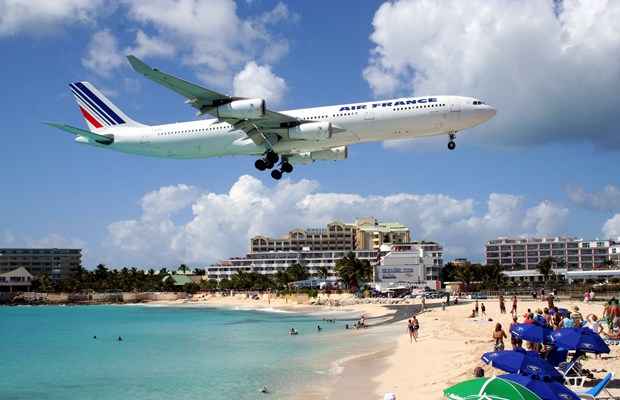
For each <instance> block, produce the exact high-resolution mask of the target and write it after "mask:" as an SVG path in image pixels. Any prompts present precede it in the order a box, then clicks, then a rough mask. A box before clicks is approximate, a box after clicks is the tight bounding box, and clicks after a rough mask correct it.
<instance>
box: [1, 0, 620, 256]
mask: <svg viewBox="0 0 620 400" xmlns="http://www.w3.org/2000/svg"><path fill="white" fill-rule="evenodd" d="M207 3H208V4H207ZM513 3H514V2H511V1H499V0H498V1H494V2H482V1H480V2H475V1H474V2H472V5H471V6H470V7H468V8H467V9H464V8H462V6H461V5H460V4H462V3H460V2H457V1H455V2H449V1H447V2H437V3H434V2H433V3H430V2H423V1H398V2H388V3H385V4H384V3H383V2H381V1H359V2H355V6H354V7H353V6H352V3H348V2H278V1H266V0H253V1H238V2H236V3H235V2H232V1H229V0H218V1H214V2H198V1H194V0H182V1H175V0H156V1H150V2H140V1H136V2H123V1H106V0H97V1H81V0H59V1H57V2H54V3H53V4H51V5H31V4H30V3H29V2H23V3H22V2H21V1H16V2H10V3H9V2H4V1H2V0H0V52H1V53H2V54H3V60H4V61H3V63H2V71H3V74H2V76H1V77H0V80H1V81H2V91H3V94H2V97H1V100H0V101H2V110H3V112H2V113H1V114H2V116H3V121H4V129H2V135H3V146H2V157H0V168H1V170H2V171H4V173H3V174H2V187H3V190H2V196H0V246H2V245H4V246H48V245H51V246H67V245H71V246H83V247H84V248H85V249H86V252H87V256H86V266H88V267H90V266H92V265H94V264H96V263H98V262H100V261H102V262H106V263H109V264H111V265H126V264H131V265H145V266H147V265H148V266H157V265H165V264H178V263H181V262H187V263H191V264H196V265H202V264H205V263H209V262H211V261H213V260H216V259H218V258H222V257H226V256H234V255H240V254H243V252H244V251H246V249H247V243H248V242H247V239H248V237H250V236H251V235H254V234H258V233H264V234H273V235H281V234H284V233H285V232H286V231H287V230H288V229H291V228H293V227H296V226H307V225H310V226H319V225H322V224H324V223H325V222H327V221H329V220H331V219H343V220H351V219H354V218H356V217H362V216H366V215H374V216H376V217H378V218H380V219H398V220H400V221H402V222H403V223H406V224H408V225H409V226H410V227H411V229H412V232H413V236H414V238H417V239H428V240H438V241H441V242H442V243H443V244H444V245H445V246H446V253H447V258H452V257H461V256H467V257H470V258H473V259H475V260H479V259H481V257H482V248H483V244H484V241H486V240H488V239H492V238H494V237H495V236H497V235H508V234H519V235H521V234H523V235H525V234H539V235H557V234H566V235H573V236H578V237H585V238H596V237H603V236H608V237H611V236H613V237H616V236H620V189H619V187H620V182H618V155H619V153H618V150H619V149H620V139H619V137H620V132H618V128H617V126H618V124H617V111H616V110H617V109H618V106H619V105H620V101H619V97H618V93H619V92H620V90H619V89H620V68H619V65H618V62H619V60H618V59H617V54H618V51H619V50H620V28H618V26H617V24H615V23H614V21H615V20H617V18H616V17H620V6H619V5H618V4H615V3H610V4H609V5H604V4H603V5H602V6H597V7H598V8H597V7H591V9H590V10H588V7H587V5H586V4H585V3H581V2H571V3H570V4H566V5H564V4H563V3H562V6H561V7H560V8H559V10H560V11H559V13H554V8H553V2H551V1H549V2H541V1H531V2H530V1H528V2H523V3H521V4H520V6H519V7H517V6H515V5H514V4H513ZM513 8H514V9H513ZM162 10H167V11H166V12H163V11H162ZM483 10H484V12H483ZM592 16H594V17H592ZM145 38H146V39H145ZM130 51H131V52H135V53H137V54H139V55H141V56H142V57H143V58H144V59H145V60H146V61H147V62H149V63H150V64H152V65H154V66H157V67H159V68H161V69H162V70H165V71H168V72H171V73H174V74H177V75H179V76H182V77H185V78H186V79H188V80H192V81H195V82H197V83H200V84H202V85H205V86H207V87H212V88H215V89H217V90H221V91H225V92H227V93H233V92H234V93H237V92H243V91H246V92H249V93H251V94H253V93H254V92H255V91H258V93H259V94H260V93H262V92H261V90H262V91H265V88H267V89H268V95H267V101H268V104H272V106H271V107H272V108H275V109H287V108H299V107H307V106H315V105H324V104H338V103H349V102H355V101H360V100H366V99H371V98H386V97H393V96H399V95H411V94H416V95H424V94H461V95H469V96H477V97H480V98H483V99H484V100H486V101H487V102H488V103H490V104H492V105H494V106H496V107H497V108H498V115H497V116H496V118H494V119H493V120H491V121H490V122H489V123H488V124H486V125H485V126H483V127H480V128H475V129H473V130H471V131H469V132H468V131H466V132H463V133H462V135H460V136H459V137H458V139H457V143H458V146H457V150H456V151H454V152H448V150H447V149H446V143H447V138H443V137H440V138H434V139H430V140H427V139H425V140H418V141H411V142H396V143H394V142H392V143H386V144H383V143H372V144H364V145H356V146H353V147H352V148H350V149H349V160H347V161H340V162H324V163H315V164H314V165H311V166H301V167H299V168H297V169H296V170H295V172H294V173H293V174H292V175H291V176H290V177H289V178H287V179H285V180H283V181H282V182H281V183H274V182H273V181H272V180H271V178H270V177H269V176H268V175H267V174H264V173H263V174H261V173H258V172H257V171H256V170H254V168H253V161H254V160H253V159H250V158H242V157H235V158H221V159H208V160H190V161H179V160H163V159H149V158H142V157H138V156H128V155H124V154H119V153H114V152H109V151H102V150H100V149H95V148H89V147H86V146H80V145H78V144H76V143H74V142H73V141H72V138H71V137H70V136H69V135H66V134H63V133H62V132H60V131H55V130H53V129H51V128H48V127H46V126H44V125H42V124H41V122H42V121H61V122H66V123H69V124H72V125H75V126H80V127H81V126H84V122H83V120H82V118H81V117H80V115H79V113H78V110H77V107H76V105H75V103H74V101H73V98H72V97H71V96H70V92H69V89H68V86H67V84H68V83H69V82H73V81H76V80H88V81H91V82H92V83H94V84H95V85H96V86H97V87H99V88H100V89H102V90H103V91H104V92H105V93H107V94H108V95H109V96H110V98H111V99H112V101H113V102H114V103H115V104H117V105H118V106H119V107H120V108H121V109H123V110H124V111H125V112H126V113H127V114H128V115H130V116H131V117H132V118H134V119H136V120H138V121H141V122H144V123H153V124H155V123H161V122H171V121H182V120H189V119H193V118H194V111H193V109H191V108H190V107H188V106H187V105H185V104H184V103H183V99H182V98H180V97H178V96H177V95H176V94H174V93H171V92H168V91H166V90H165V89H163V88H161V87H159V86H157V85H155V84H153V83H151V82H149V81H147V80H146V79H144V78H142V77H140V76H138V75H136V74H135V73H133V71H132V70H131V69H130V68H129V66H128V64H127V63H126V62H125V60H124V56H125V55H126V54H127V53H128V52H130ZM243 72H245V76H250V77H251V78H253V77H255V76H256V78H255V79H249V80H247V79H246V80H243V79H241V77H242V76H244V75H243ZM269 90H270V91H269ZM270 97H271V98H270ZM270 100H273V101H271V102H270ZM273 104H275V105H273Z"/></svg>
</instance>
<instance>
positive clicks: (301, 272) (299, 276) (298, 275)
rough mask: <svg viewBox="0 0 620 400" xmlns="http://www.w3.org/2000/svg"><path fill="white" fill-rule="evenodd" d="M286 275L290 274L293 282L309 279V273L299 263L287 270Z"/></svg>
mask: <svg viewBox="0 0 620 400" xmlns="http://www.w3.org/2000/svg"><path fill="white" fill-rule="evenodd" d="M286 273H287V274H288V276H289V278H290V280H291V281H292V282H295V281H303V280H304V279H308V271H307V270H306V268H305V267H304V266H303V265H301V264H299V263H295V264H292V265H291V266H290V267H288V268H287V269H286Z"/></svg>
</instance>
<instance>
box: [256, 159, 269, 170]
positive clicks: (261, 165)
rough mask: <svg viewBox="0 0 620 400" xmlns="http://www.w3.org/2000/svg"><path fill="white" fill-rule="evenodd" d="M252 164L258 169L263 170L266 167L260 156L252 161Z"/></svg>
mask: <svg viewBox="0 0 620 400" xmlns="http://www.w3.org/2000/svg"><path fill="white" fill-rule="evenodd" d="M254 166H255V167H256V169H257V170H259V171H264V170H266V169H267V164H265V160H263V159H262V158H259V159H258V160H256V161H255V162H254Z"/></svg>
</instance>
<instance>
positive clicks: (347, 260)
mask: <svg viewBox="0 0 620 400" xmlns="http://www.w3.org/2000/svg"><path fill="white" fill-rule="evenodd" d="M336 273H337V274H338V276H339V277H340V279H341V280H342V282H343V283H344V285H345V286H346V287H347V288H349V289H351V290H355V291H356V290H357V289H359V287H360V285H361V283H362V282H369V281H370V280H372V266H371V265H370V263H369V262H368V260H360V259H358V258H356V257H355V254H354V253H353V252H349V254H347V255H346V256H345V257H343V258H341V259H340V260H338V261H336Z"/></svg>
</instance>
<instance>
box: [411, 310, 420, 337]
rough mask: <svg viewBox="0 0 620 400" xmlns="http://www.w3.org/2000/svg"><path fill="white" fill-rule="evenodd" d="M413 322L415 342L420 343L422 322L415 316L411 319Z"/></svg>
mask: <svg viewBox="0 0 620 400" xmlns="http://www.w3.org/2000/svg"><path fill="white" fill-rule="evenodd" d="M411 322H412V323H413V340H415V341H416V342H417V341H418V332H419V331H420V322H419V321H418V319H417V318H416V316H415V315H414V316H413V318H412V319H411Z"/></svg>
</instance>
